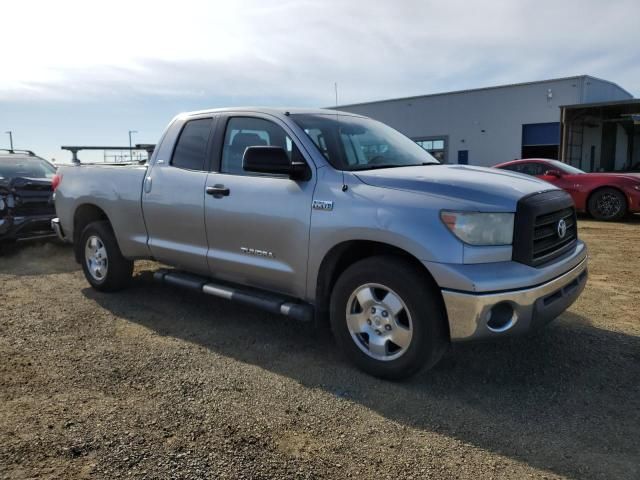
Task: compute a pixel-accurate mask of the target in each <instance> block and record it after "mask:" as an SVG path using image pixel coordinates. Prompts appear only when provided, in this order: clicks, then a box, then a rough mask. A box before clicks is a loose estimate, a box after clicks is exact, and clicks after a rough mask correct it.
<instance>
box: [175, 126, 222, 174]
mask: <svg viewBox="0 0 640 480" xmlns="http://www.w3.org/2000/svg"><path fill="white" fill-rule="evenodd" d="M212 121H213V119H211V118H202V119H198V120H191V121H190V122H187V123H186V124H185V126H184V128H183V129H182V132H181V133H180V138H178V143H177V144H176V148H175V150H174V152H173V157H172V159H171V165H173V166H174V167H178V168H185V169H187V170H204V169H205V157H206V154H207V142H208V141H209V134H210V133H211V122H212Z"/></svg>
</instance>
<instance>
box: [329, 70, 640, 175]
mask: <svg viewBox="0 0 640 480" xmlns="http://www.w3.org/2000/svg"><path fill="white" fill-rule="evenodd" d="M629 100H632V101H631V102H628V101H629ZM620 101H625V102H621V103H626V104H631V105H634V106H632V107H628V108H627V110H625V112H627V111H632V113H631V114H629V113H623V114H622V115H623V116H621V117H620V118H619V119H618V120H619V122H618V123H617V124H616V125H614V126H613V127H612V126H610V125H609V126H606V125H608V124H610V123H615V122H616V121H615V120H612V119H604V118H603V119H600V120H597V118H596V117H597V115H596V116H594V115H591V118H589V119H588V121H587V123H586V124H585V125H582V124H581V120H579V118H580V115H578V113H576V112H582V110H580V109H579V108H578V107H583V106H584V104H591V103H593V104H603V105H606V104H609V103H611V102H614V103H615V102H620ZM564 106H571V107H567V109H565V110H566V111H567V112H568V113H571V114H572V115H571V119H572V124H571V126H570V127H567V128H563V127H562V126H561V108H560V107H564ZM636 106H637V107H638V108H636ZM629 108H630V109H631V110H629ZM337 109H338V110H344V111H348V112H353V113H359V114H362V115H366V116H368V117H372V118H375V119H378V120H380V121H382V122H384V123H386V124H388V125H391V126H392V127H394V128H396V129H397V130H399V131H401V132H403V133H404V134H405V135H407V136H409V137H411V138H412V139H413V140H415V141H416V142H418V143H419V144H420V145H422V146H423V147H424V148H425V149H427V150H429V151H430V152H431V153H432V154H433V155H434V156H436V157H437V158H439V159H440V160H441V161H444V162H447V163H462V164H466V163H468V164H472V165H485V166H490V165H495V164H497V163H500V162H504V161H507V160H513V159H516V158H534V157H542V158H556V159H558V158H563V157H564V160H565V161H568V162H569V163H572V164H574V165H576V166H579V167H581V168H585V169H587V170H590V169H602V168H606V169H614V168H616V169H620V168H619V167H621V166H622V165H627V164H628V165H632V164H633V163H634V161H635V151H636V149H637V148H638V146H640V138H638V135H639V131H640V130H639V128H638V125H635V123H634V121H633V119H635V118H636V117H634V115H633V111H635V110H634V109H636V110H638V112H637V113H640V100H638V101H633V96H632V95H631V94H630V93H629V92H627V91H626V90H624V89H623V88H621V87H619V86H618V85H616V84H615V83H613V82H610V81H607V80H602V79H599V78H595V77H591V76H588V75H581V76H576V77H567V78H558V79H553V80H544V81H539V82H528V83H519V84H514V85H504V86H497V87H488V88H478V89H472V90H462V91H456V92H447V93H438V94H432V95H423V96H418V97H407V98H399V99H392V100H381V101H375V102H368V103H359V104H353V105H342V106H339V107H337ZM590 112H591V113H593V114H596V113H597V112H598V111H597V110H595V109H591V110H590ZM573 114H575V115H578V116H577V117H576V116H575V115H573ZM625 115H626V116H625ZM583 116H584V115H583ZM588 116H589V115H587V117H588ZM576 118H578V120H576ZM638 119H640V117H638ZM595 124H598V125H600V127H599V128H595V127H593V126H589V125H595ZM629 124H630V125H631V128H629ZM602 125H605V126H604V127H603V126H602ZM561 140H562V141H564V143H563V145H562V147H561V143H562V142H561ZM634 140H635V142H634ZM634 143H635V146H634ZM578 145H579V146H580V148H578ZM611 145H613V147H611ZM612 155H613V157H612V158H614V160H611V159H610V158H609V157H610V156H612ZM605 156H606V158H604V157H605ZM616 158H617V159H618V160H617V161H616V160H615V159H616ZM623 160H624V161H623ZM638 160H639V161H640V158H638Z"/></svg>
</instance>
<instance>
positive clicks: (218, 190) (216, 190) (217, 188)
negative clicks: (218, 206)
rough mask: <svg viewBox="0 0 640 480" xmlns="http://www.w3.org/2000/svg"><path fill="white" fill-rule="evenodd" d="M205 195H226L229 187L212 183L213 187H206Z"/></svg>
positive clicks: (218, 196) (216, 196)
mask: <svg viewBox="0 0 640 480" xmlns="http://www.w3.org/2000/svg"><path fill="white" fill-rule="evenodd" d="M206 192H207V195H213V196H214V197H215V198H221V197H228V196H229V189H228V188H227V187H225V186H224V185H214V186H213V187H207V189H206Z"/></svg>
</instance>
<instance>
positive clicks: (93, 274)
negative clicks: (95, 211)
mask: <svg viewBox="0 0 640 480" xmlns="http://www.w3.org/2000/svg"><path fill="white" fill-rule="evenodd" d="M77 248H78V249H80V251H79V258H80V259H81V264H82V271H83V272H84V276H85V278H86V279H87V281H88V282H89V283H90V284H91V286H92V287H93V288H95V289H96V290H100V291H102V292H114V291H116V290H121V289H123V288H125V287H127V286H128V285H129V282H130V281H131V277H132V275H133V262H132V261H131V260H127V259H126V258H124V257H123V256H122V252H120V247H118V242H117V241H116V237H115V235H114V234H113V230H112V229H111V225H110V224H109V222H107V221H100V222H92V223H90V224H89V225H87V226H86V228H85V229H84V230H83V231H82V234H81V235H80V243H79V245H78V246H77Z"/></svg>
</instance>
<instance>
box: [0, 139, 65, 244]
mask: <svg viewBox="0 0 640 480" xmlns="http://www.w3.org/2000/svg"><path fill="white" fill-rule="evenodd" d="M6 152H7V153H0V242H7V241H14V240H25V239H34V238H41V237H46V236H53V235H55V234H54V232H53V230H52V229H51V220H52V219H53V218H54V217H55V206H54V204H53V198H52V194H53V190H52V187H51V181H52V179H53V177H54V175H55V173H56V167H55V166H54V165H53V164H52V163H50V162H48V161H46V160H45V159H43V158H40V157H38V156H36V155H35V154H34V153H33V152H31V151H28V150H25V151H22V150H6Z"/></svg>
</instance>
